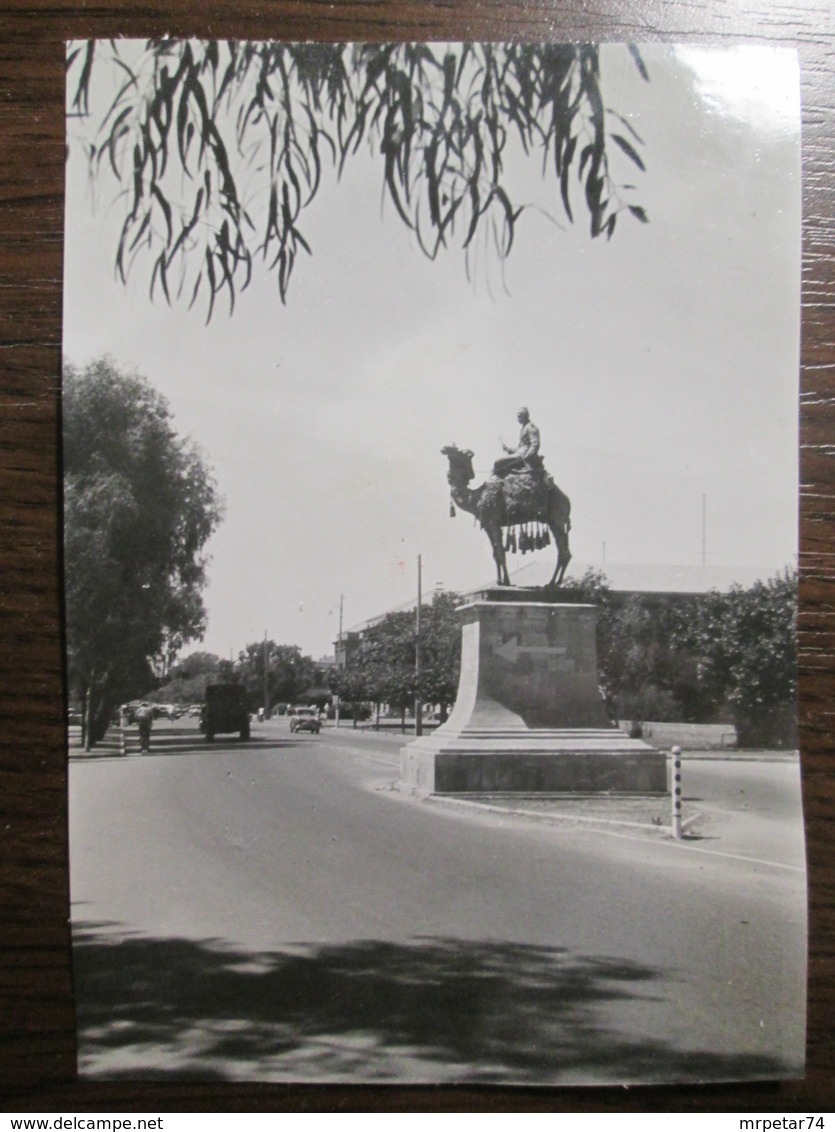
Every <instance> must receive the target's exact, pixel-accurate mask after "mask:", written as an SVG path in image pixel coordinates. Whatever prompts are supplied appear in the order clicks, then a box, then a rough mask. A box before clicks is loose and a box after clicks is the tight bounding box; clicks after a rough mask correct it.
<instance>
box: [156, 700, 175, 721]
mask: <svg viewBox="0 0 835 1132" xmlns="http://www.w3.org/2000/svg"><path fill="white" fill-rule="evenodd" d="M154 715H155V716H156V718H157V719H179V718H180V716H181V715H182V712H181V711H180V708H179V706H178V705H177V704H154Z"/></svg>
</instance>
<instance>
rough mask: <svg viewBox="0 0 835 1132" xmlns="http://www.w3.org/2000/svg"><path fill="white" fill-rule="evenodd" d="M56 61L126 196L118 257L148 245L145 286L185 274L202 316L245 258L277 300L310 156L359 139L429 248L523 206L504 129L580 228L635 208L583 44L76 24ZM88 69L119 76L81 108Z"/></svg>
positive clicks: (348, 147)
mask: <svg viewBox="0 0 835 1132" xmlns="http://www.w3.org/2000/svg"><path fill="white" fill-rule="evenodd" d="M630 50H631V51H632V55H633V58H634V59H635V63H636V66H637V67H638V69H639V71H640V73H641V74H642V75H643V77H644V78H648V74H647V70H646V67H645V66H644V63H643V60H642V59H641V57H640V54H639V53H638V52H637V50H636V49H634V48H630ZM67 68H68V74H69V81H70V94H69V95H68V100H69V113H70V114H71V115H72V117H73V118H80V119H83V120H86V123H87V125H88V127H89V131H90V132H89V134H88V135H87V138H86V140H85V142H84V144H85V145H86V148H87V153H88V156H89V160H90V162H91V165H92V167H93V170H94V172H95V173H96V174H97V175H98V176H99V177H102V178H103V177H106V176H113V177H115V178H116V181H117V182H118V184H119V187H120V189H121V191H122V195H123V196H124V199H125V202H126V214H125V221H124V224H123V227H122V230H121V235H120V238H119V242H118V247H117V251H116V270H117V274H118V276H119V277H120V278H121V279H123V280H125V279H126V278H127V276H128V274H129V272H130V271H131V270H132V269H133V267H134V264H135V263H136V261H137V260H138V259H143V260H144V261H145V262H148V261H150V287H151V292H152V294H153V293H154V291H155V290H156V288H157V287H159V289H160V290H161V291H162V292H163V295H164V297H165V299H166V301H169V302H170V301H172V298H174V299H176V298H180V297H181V296H183V295H185V296H186V297H187V298H190V302H191V303H192V304H193V303H194V302H195V301H196V299H197V297H198V295H199V294H201V293H202V294H203V295H204V301H205V302H206V304H207V307H206V309H207V316H208V318H211V315H212V313H213V311H214V309H215V303H216V300H217V297H218V295H219V294H220V293H221V292H223V291H224V290H225V291H226V292H227V294H228V298H229V304H230V310H231V309H233V308H234V302H235V297H236V295H237V294H238V292H240V291H242V290H244V289H245V288H246V286H247V285H248V283H249V281H250V279H251V278H252V272H253V264H254V260H255V259H256V258H258V259H259V260H261V261H262V262H263V263H264V264H265V265H266V268H267V269H268V270H269V271H270V272H272V273H274V275H275V277H276V280H277V283H278V287H279V293H280V296H281V299H282V301H286V298H287V292H288V288H289V284H290V279H291V277H292V274H293V271H294V269H295V266H296V262H297V260H298V256H299V252H302V251H303V252H306V253H307V254H311V248H310V246H309V244H308V242H307V240H306V239H305V237H304V235H303V233H302V231H301V228H300V222H301V216H302V213H303V211H304V209H305V208H306V207H307V206H308V205H309V204H310V202H311V201H312V200H313V199H314V198H315V197H316V195H317V192H318V190H319V188H320V185H321V182H322V176H323V169H324V165H325V162H326V161H329V162H330V163H331V164H332V165H333V166H334V167H335V168H336V170H337V172H338V173H339V172H341V170H342V169H343V168H344V165H345V163H346V161H347V160H348V159H349V158H350V157H351V156H352V155H353V154H355V153H356V152H357V151H358V150H359V148H360V147H361V146H362V145H363V144H366V145H368V146H369V147H370V149H371V151H372V152H373V153H375V154H377V155H379V158H380V162H381V169H382V180H383V188H384V192H385V194H386V196H387V197H388V199H389V200H390V202H391V204H392V205H393V207H394V210H395V212H396V214H397V215H398V216H399V217H400V219H401V220H402V222H403V223H404V224H406V225H407V226H408V227H409V228H410V229H411V230H412V231H413V232H414V233H415V236H416V239H417V242H418V244H419V246H420V247H421V249H422V250H423V251H424V252H425V254H426V255H428V256H430V257H432V258H434V257H435V256H437V254H438V253H439V251H440V250H441V249H443V248H447V247H451V246H457V247H459V248H460V249H463V250H465V251H469V249H470V248H471V247H474V244H475V241H476V238H477V237H481V238H483V239H484V241H485V242H486V243H487V244H488V245H492V246H493V247H494V249H495V251H496V253H497V254H498V256H499V257H500V258H502V259H503V258H504V257H506V256H507V255H508V254H509V253H510V250H511V248H512V245H513V241H514V233H515V229H516V224H517V222H518V220H519V217H520V215H521V214H522V211H523V205H521V204H520V203H519V202H517V201H514V199H513V196H512V193H511V189H510V187H509V185H508V183H507V181H506V178H505V171H504V164H505V157H506V154H507V149H508V146H509V145H510V144H518V145H520V146H521V147H522V149H523V151H524V152H525V153H527V154H529V155H538V157H539V159H540V161H541V163H542V168H543V172H544V174H546V175H548V173H549V170H551V171H552V173H553V176H554V178H555V184H556V196H555V203H556V201H557V200H558V201H559V204H560V206H561V208H562V210H563V212H564V213H565V215H566V216H567V217H568V219H569V220H573V217H574V213H575V211H576V201H574V200H573V195H574V191H575V186H577V187H579V190H580V194H579V195H580V197H581V199H582V200H583V201H584V202H585V206H586V209H587V210H588V214H589V221H590V230H591V234H592V236H599V235H606V236H607V237H611V235H612V233H613V232H614V229H615V221H616V217H617V216H618V215H619V213H620V212H621V211H623V210H625V209H627V210H628V211H629V212H630V213H631V214H632V215H633V216H635V217H636V218H637V219H638V220H641V221H646V219H647V217H646V213H645V212H644V211H643V209H642V208H641V207H640V206H639V205H636V204H634V203H630V201H629V200H628V199H627V196H628V194H629V193H630V192H632V191H633V190H632V189H631V188H630V187H628V186H625V185H622V184H618V183H616V181H615V179H614V177H613V174H612V172H611V170H610V163H609V142H610V141H611V142H614V144H615V146H616V147H617V148H618V149H619V150H620V151H621V152H622V153H623V154H625V155H626V157H627V158H628V159H629V161H630V162H631V163H634V164H635V165H637V166H638V167H639V168H640V169H642V170H643V169H644V162H643V159H642V157H641V156H640V153H639V150H638V148H637V147H638V146H640V145H641V144H642V143H641V140H640V138H639V137H638V135H637V133H636V131H635V130H634V129H633V128H632V126H631V125H630V123H629V122H628V120H627V119H626V118H625V117H624V116H623V115H622V114H620V113H618V112H615V111H609V110H607V109H606V108H605V107H604V104H603V98H602V94H601V84H600V60H599V52H598V50H597V48H596V47H594V46H592V45H560V44H538V45H529V44H450V45H438V44H431V45H430V44H425V43H416V44H409V43H405V44H404V43H401V44H353V45H348V46H346V45H342V44H293V43H267V42H251V41H235V40H232V41H228V42H222V43H221V42H218V41H207V42H201V41H195V40H187V41H173V40H164V41H150V42H147V43H145V44H141V45H140V44H137V43H136V42H131V41H128V42H127V43H123V44H119V43H116V42H111V43H109V44H108V45H107V46H105V45H103V44H94V43H92V42H91V43H87V44H79V45H75V46H71V48H70V51H69V53H68V59H67ZM100 73H101V74H102V75H103V76H106V77H107V78H108V79H110V80H114V76H118V77H117V78H115V81H114V87H115V89H116V93H115V95H114V96H113V97H112V98H111V99H110V101H109V103H108V104H106V105H105V107H104V110H103V113H101V115H100V116H99V115H98V114H96V115H95V116H94V115H93V114H92V113H91V110H90V107H91V94H94V95H98V93H99V92H98V88H95V90H94V84H95V83H96V80H97V76H98V75H99V74H100ZM98 101H99V99H98V98H97V97H94V98H93V99H92V102H93V103H96V102H98ZM610 118H612V119H613V120H614V121H615V127H616V129H619V128H621V127H623V128H625V130H626V132H627V133H629V134H630V138H627V137H626V136H624V133H622V132H615V130H612V131H610V130H609V124H608V123H609V119H610ZM630 139H631V140H630Z"/></svg>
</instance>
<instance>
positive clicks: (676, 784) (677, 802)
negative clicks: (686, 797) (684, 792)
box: [670, 747, 681, 841]
mask: <svg viewBox="0 0 835 1132" xmlns="http://www.w3.org/2000/svg"><path fill="white" fill-rule="evenodd" d="M670 753H671V754H672V756H673V788H672V790H671V791H670V796H671V797H672V800H673V837H674V838H675V839H676V841H681V747H673V749H672V751H671V752H670Z"/></svg>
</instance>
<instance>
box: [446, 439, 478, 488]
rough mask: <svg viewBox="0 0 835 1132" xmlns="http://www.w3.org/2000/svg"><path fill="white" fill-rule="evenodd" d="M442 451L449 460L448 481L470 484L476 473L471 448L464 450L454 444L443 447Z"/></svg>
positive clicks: (453, 483)
mask: <svg viewBox="0 0 835 1132" xmlns="http://www.w3.org/2000/svg"><path fill="white" fill-rule="evenodd" d="M441 452H442V454H443V455H444V456H446V458H447V459H448V460H449V471H448V473H447V483H449V484H452V485H453V486H454V485H455V484H468V483H469V482H470V480H471V479H472V478H473V476H474V475H475V472H474V471H473V454H472V452H471V451H470V449H469V448H466V449H464V450H463V451H462V450H461V449H460V448H456V447H455V445H454V444H450V445H448V446H447V447H446V448H442V449H441Z"/></svg>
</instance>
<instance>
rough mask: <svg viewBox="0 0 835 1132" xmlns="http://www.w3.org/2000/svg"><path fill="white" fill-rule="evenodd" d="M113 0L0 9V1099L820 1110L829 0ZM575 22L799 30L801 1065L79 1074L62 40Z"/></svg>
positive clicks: (831, 511)
mask: <svg viewBox="0 0 835 1132" xmlns="http://www.w3.org/2000/svg"><path fill="white" fill-rule="evenodd" d="M167 8H168V4H163V3H158V2H147V3H145V4H142V5H139V4H133V3H130V2H129V0H111V2H109V3H102V2H98V3H97V2H95V0H90V2H88V3H85V4H84V6H83V7H82V8H77V7H76V5H75V4H73V3H70V2H69V0H53V2H51V3H45V2H44V3H26V2H23V0H4V3H3V5H2V9H0V197H1V198H2V210H0V358H1V359H2V368H1V369H0V689H2V695H1V696H0V844H1V845H2V848H1V849H0V909H2V916H1V917H0V1107H2V1108H3V1109H5V1110H17V1109H45V1110H58V1109H60V1110H61V1111H64V1112H69V1111H79V1112H81V1111H93V1110H102V1111H110V1110H112V1111H114V1112H118V1111H130V1110H133V1111H144V1110H148V1111H155V1110H158V1111H165V1110H168V1111H180V1110H182V1111H200V1110H204V1111H214V1110H222V1111H234V1110H236V1109H237V1110H242V1111H253V1112H255V1111H266V1112H269V1111H276V1110H279V1111H281V1110H306V1111H335V1110H343V1109H344V1110H348V1111H351V1110H354V1111H356V1110H357V1109H359V1110H406V1111H455V1110H459V1111H490V1110H492V1111H524V1110H530V1111H559V1110H569V1111H576V1110H593V1111H597V1110H599V1111H624V1110H636V1111H652V1110H662V1111H665V1110H670V1109H672V1110H674V1111H679V1110H681V1111H689V1110H694V1111H696V1110H704V1111H710V1110H722V1111H728V1110H737V1109H739V1110H746V1111H750V1110H761V1111H798V1110H803V1111H807V1112H811V1111H815V1110H826V1109H831V1108H832V1107H833V1106H832V1102H833V1099H835V1085H834V1084H833V1070H832V1064H833V1061H835V1041H833V1035H835V1027H834V1026H833V1018H835V934H834V932H833V926H834V924H835V920H833V903H834V902H833V894H834V893H835V771H834V770H833V758H835V729H834V728H833V720H835V697H833V674H835V659H833V658H834V657H835V544H833V523H834V522H835V465H833V456H834V455H835V320H833V304H835V269H833V250H834V249H833V245H835V236H834V233H835V201H833V189H834V187H835V177H833V170H834V169H835V129H834V128H833V126H835V122H833V117H834V116H833V104H835V70H834V69H833V51H834V50H835V39H833V33H832V11H831V4H830V3H829V0H794V2H792V0H749V2H747V3H745V2H742V0H702V2H696V0H691V2H684V0H598V3H597V4H596V5H591V4H588V3H587V2H586V0H568V2H566V3H560V4H559V5H558V4H557V3H556V2H553V3H551V2H547V0H538V2H531V0H461V2H460V3H458V4H455V5H452V4H450V3H441V2H433V0H424V2H418V0H411V2H408V3H407V2H402V3H395V2H386V0H376V2H373V0H364V2H360V0H358V2H342V3H339V2H338V3H324V2H321V3H320V2H316V0H297V2H293V0H259V2H252V0H215V2H211V3H206V2H205V0H183V2H182V3H180V4H179V5H178V7H177V10H176V12H169V11H167ZM165 33H168V34H171V35H176V36H179V35H198V36H218V37H225V36H247V37H257V38H279V37H281V38H294V39H331V40H333V39H337V40H345V39H354V40H362V39H371V40H384V39H404V38H419V39H462V38H464V39H494V40H498V39H507V38H513V39H522V40H524V39H528V40H531V39H544V38H547V39H553V40H566V39H585V40H600V39H605V40H617V39H621V40H622V39H633V40H636V41H638V42H641V41H657V40H667V41H671V42H683V41H689V42H693V43H711V44H720V43H728V44H730V43H738V42H757V43H771V44H780V45H785V46H796V47H797V48H798V50H799V53H800V60H801V67H802V84H803V130H804V134H803V171H804V190H803V192H804V232H803V344H802V379H801V386H802V393H801V484H802V487H801V514H802V518H801V613H800V658H801V674H802V680H801V727H802V732H801V735H802V748H803V775H804V800H805V806H806V821H807V832H808V849H809V882H810V911H811V935H810V967H809V996H810V1000H809V1046H808V1075H807V1077H806V1079H805V1080H804V1081H802V1082H796V1083H775V1084H773V1085H772V1084H756V1085H746V1084H740V1085H736V1086H722V1087H713V1086H711V1087H703V1088H696V1087H687V1088H678V1089H663V1090H659V1089H631V1090H629V1091H628V1092H626V1091H623V1090H591V1089H588V1090H572V1091H570V1092H567V1091H561V1090H522V1091H520V1090H513V1091H510V1090H507V1091H503V1090H500V1089H490V1090H484V1091H480V1090H475V1089H441V1090H435V1089H415V1088H393V1089H392V1088H388V1089H374V1088H359V1087H358V1088H355V1089H351V1088H345V1087H330V1088H314V1087H289V1086H288V1087H278V1086H257V1085H253V1086H241V1085H220V1084H218V1085H200V1086H195V1085H188V1084H182V1085H174V1084H167V1083H166V1084H164V1085H163V1084H154V1083H144V1084H136V1085H125V1084H120V1085H118V1086H116V1085H99V1086H96V1085H92V1084H86V1083H79V1082H77V1081H76V1080H75V1047H74V1018H73V1010H72V974H71V965H70V950H69V932H68V916H69V899H68V871H67V807H66V758H65V749H64V733H63V726H62V721H63V714H64V702H63V683H62V665H61V620H60V596H59V595H60V591H59V575H60V558H59V538H58V530H59V527H58V508H59V498H60V494H59V481H58V426H57V420H58V408H59V383H58V374H59V367H60V353H61V350H60V342H61V269H62V219H63V217H62V209H63V175H64V130H63V100H64V75H63V58H64V41H65V40H66V39H68V38H83V37H87V36H120V35H132V36H143V37H145V36H156V35H162V34H165Z"/></svg>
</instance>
